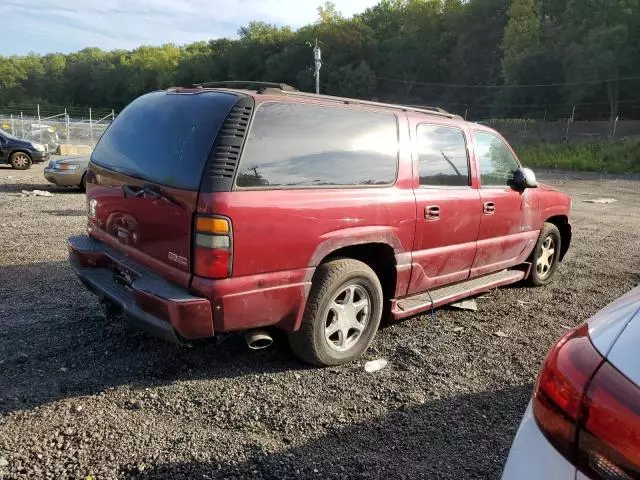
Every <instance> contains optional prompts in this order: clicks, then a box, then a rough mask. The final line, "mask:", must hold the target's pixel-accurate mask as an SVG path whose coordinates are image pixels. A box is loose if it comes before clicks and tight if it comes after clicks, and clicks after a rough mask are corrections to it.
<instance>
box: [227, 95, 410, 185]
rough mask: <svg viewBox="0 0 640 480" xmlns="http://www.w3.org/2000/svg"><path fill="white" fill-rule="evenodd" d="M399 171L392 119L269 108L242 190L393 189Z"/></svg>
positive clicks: (261, 118) (290, 106)
mask: <svg viewBox="0 0 640 480" xmlns="http://www.w3.org/2000/svg"><path fill="white" fill-rule="evenodd" d="M397 169H398V127H397V122H396V117H395V115H393V114H392V113H381V112H374V111H368V110H364V109H363V110H359V109H354V108H336V107H326V106H320V105H310V104H296V103H275V102H274V103H265V104H263V105H261V106H260V107H259V108H258V109H257V111H256V113H255V117H254V119H253V122H252V125H251V130H250V132H249V136H248V138H247V141H246V144H245V147H244V153H243V154H242V159H241V161H240V168H239V171H238V177H237V179H236V185H237V186H238V187H249V188H251V187H253V188H269V187H281V188H282V187H289V188H299V187H330V186H367V185H389V184H392V183H393V182H394V181H395V179H396V174H397Z"/></svg>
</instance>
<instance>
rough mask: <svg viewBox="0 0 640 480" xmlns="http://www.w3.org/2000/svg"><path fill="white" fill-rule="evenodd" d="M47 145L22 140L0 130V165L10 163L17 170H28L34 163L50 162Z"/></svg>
mask: <svg viewBox="0 0 640 480" xmlns="http://www.w3.org/2000/svg"><path fill="white" fill-rule="evenodd" d="M49 156H50V155H49V151H48V149H47V147H46V146H45V145H42V144H40V143H36V142H31V141H28V140H21V139H19V138H17V137H14V136H13V135H11V134H10V133H8V132H5V131H4V130H2V129H0V164H3V163H8V164H9V165H11V166H12V167H13V168H15V169H16V170H26V169H27V168H29V167H30V166H31V164H32V163H34V162H45V161H47V160H49Z"/></svg>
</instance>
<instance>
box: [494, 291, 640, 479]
mask: <svg viewBox="0 0 640 480" xmlns="http://www.w3.org/2000/svg"><path fill="white" fill-rule="evenodd" d="M639 350H640V287H638V288H636V289H634V290H632V291H631V292H629V293H627V294H626V295H624V296H622V297H620V298H619V299H617V300H616V301H614V302H613V303H612V304H610V305H609V306H607V307H606V308H604V309H603V310H601V311H600V312H598V313H597V314H596V315H594V316H593V317H591V318H590V319H589V320H588V321H587V323H586V324H584V325H582V326H580V327H578V328H576V329H574V330H572V331H571V332H569V333H568V334H566V335H565V336H564V337H562V338H561V339H560V341H559V342H558V343H557V344H556V345H555V346H554V347H553V348H552V349H551V351H550V352H549V354H548V356H547V358H546V360H545V363H544V366H543V367H542V370H541V371H540V374H539V376H538V380H537V381H536V385H535V389H534V392H533V396H532V399H531V402H530V403H529V406H528V408H527V411H526V413H525V415H524V418H523V420H522V423H521V424H520V428H519V430H518V433H517V434H516V438H515V440H514V441H513V445H512V447H511V452H510V453H509V458H508V459H507V464H506V467H505V470H504V472H503V475H502V479H503V480H515V479H517V480H533V479H536V480H539V479H540V480H541V479H554V480H555V479H558V480H564V479H567V480H569V479H571V480H586V479H591V480H631V479H638V478H640V352H639Z"/></svg>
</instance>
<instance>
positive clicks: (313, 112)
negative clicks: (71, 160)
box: [69, 83, 571, 365]
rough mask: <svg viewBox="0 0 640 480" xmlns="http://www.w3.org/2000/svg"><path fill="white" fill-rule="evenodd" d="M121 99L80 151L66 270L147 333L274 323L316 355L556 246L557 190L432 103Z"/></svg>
mask: <svg viewBox="0 0 640 480" xmlns="http://www.w3.org/2000/svg"><path fill="white" fill-rule="evenodd" d="M225 85H226V86H223V85H217V84H214V85H211V84H205V85H198V86H192V87H189V88H171V89H169V90H166V91H158V92H153V93H149V94H147V95H144V96H142V97H140V98H138V99H137V100H135V101H134V102H132V103H131V104H130V105H129V106H128V107H127V108H126V109H125V110H124V111H123V112H122V113H121V114H120V115H119V116H118V117H117V118H116V120H115V121H114V122H113V123H112V124H111V126H110V127H109V129H108V130H107V131H106V132H105V134H104V135H103V136H102V138H101V139H100V142H99V143H98V145H97V146H96V148H95V151H94V152H93V155H92V158H91V163H90V166H89V170H88V172H87V180H86V183H87V206H88V216H89V219H88V220H89V221H88V235H87V236H77V237H72V238H70V239H69V251H70V261H71V263H72V265H73V266H74V268H75V270H76V272H77V275H78V277H79V278H80V279H81V280H82V281H83V283H84V284H85V285H86V286H87V287H89V288H90V289H91V290H92V291H94V292H95V293H96V294H97V295H99V296H100V297H101V298H102V299H103V300H104V301H105V302H106V303H107V305H108V306H109V307H110V309H113V308H114V307H116V308H118V309H121V310H122V311H123V312H124V313H125V315H126V316H127V317H128V318H130V319H132V320H135V321H137V322H138V323H140V324H141V325H142V326H144V327H146V328H147V329H149V330H151V331H152V332H153V333H155V334H156V335H159V336H161V337H163V338H165V339H170V340H172V341H176V342H186V343H189V342H192V341H194V340H196V339H203V338H207V337H212V336H214V335H216V334H217V333H220V332H234V331H244V332H246V334H247V338H248V342H249V344H250V346H253V347H256V348H258V347H260V346H263V345H266V344H268V343H270V341H271V339H270V336H269V333H268V331H262V330H260V331H257V330H258V329H261V328H262V327H269V326H275V327H278V328H281V329H283V330H285V331H286V332H287V333H288V335H289V339H290V343H291V346H292V348H293V350H294V352H295V353H296V354H297V355H299V356H300V357H301V358H302V359H304V360H306V361H308V362H311V363H314V364H316V365H336V364H340V363H344V362H347V361H350V360H353V359H355V358H357V357H359V356H360V355H361V354H362V353H363V352H364V351H365V350H366V349H367V347H368V346H369V345H370V343H371V341H372V340H373V337H374V336H375V334H376V330H377V329H378V325H379V323H380V319H381V317H382V316H383V314H386V315H388V316H390V317H391V318H392V319H395V320H398V319H402V318H405V317H408V316H411V315H415V314H418V313H421V312H424V311H427V310H430V309H431V308H433V307H438V306H440V305H444V304H447V303H451V302H454V301H456V300H459V299H461V298H464V297H467V296H470V295H474V294H477V293H479V292H482V291H485V290H488V289H491V288H494V287H498V286H501V285H506V284H510V283H514V282H517V281H519V280H523V279H528V280H529V281H530V283H532V284H533V285H543V284H546V283H547V282H549V281H550V280H551V278H552V277H553V275H554V273H555V272H556V269H557V267H558V262H560V261H561V260H562V258H563V256H564V254H565V253H566V251H567V248H568V247H569V243H570V240H571V227H570V225H569V223H568V214H569V210H570V208H571V199H570V198H569V197H568V196H567V195H565V194H564V193H561V192H559V191H557V190H555V189H553V188H551V187H548V186H544V185H537V183H536V180H535V176H534V175H533V173H532V172H531V171H530V170H528V169H526V168H522V167H521V166H520V163H519V162H518V159H517V157H516V155H515V154H514V153H513V151H512V149H511V148H510V147H509V145H508V144H507V142H506V141H505V140H504V139H503V138H502V137H501V136H500V135H499V134H497V133H496V132H495V131H493V130H491V129H489V128H487V127H484V126H481V125H477V124H474V123H470V122H466V121H464V120H462V119H461V118H460V117H458V116H456V115H451V114H449V113H446V112H444V111H442V110H439V109H420V108H413V107H406V106H400V105H388V104H381V103H374V102H366V101H361V100H353V99H347V98H336V97H329V96H318V95H313V94H308V93H303V92H298V91H295V90H293V89H291V88H290V87H287V86H284V85H280V84H265V83H252V84H251V85H252V86H253V87H252V88H251V89H244V88H240V87H241V86H240V85H231V86H229V84H225Z"/></svg>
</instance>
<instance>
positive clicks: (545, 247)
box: [527, 223, 562, 287]
mask: <svg viewBox="0 0 640 480" xmlns="http://www.w3.org/2000/svg"><path fill="white" fill-rule="evenodd" d="M561 247H562V237H561V235H560V230H558V227H556V226H555V225H554V224H553V223H545V224H544V227H543V228H542V231H541V232H540V236H539V237H538V242H537V243H536V247H535V249H534V250H533V254H532V256H531V273H530V274H529V278H528V279H527V282H528V283H529V284H530V285H532V286H534V287H541V286H543V285H547V284H548V283H550V282H551V281H552V280H553V277H554V276H555V274H556V271H557V270H558V264H559V263H560V251H561V250H560V249H561Z"/></svg>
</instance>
